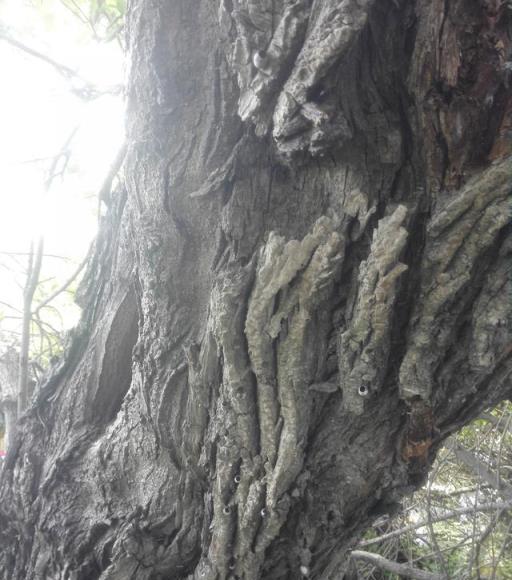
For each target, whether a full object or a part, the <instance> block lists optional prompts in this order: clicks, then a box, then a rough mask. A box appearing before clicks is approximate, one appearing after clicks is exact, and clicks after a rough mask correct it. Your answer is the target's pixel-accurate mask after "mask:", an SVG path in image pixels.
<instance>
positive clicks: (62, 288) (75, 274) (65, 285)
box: [33, 245, 92, 314]
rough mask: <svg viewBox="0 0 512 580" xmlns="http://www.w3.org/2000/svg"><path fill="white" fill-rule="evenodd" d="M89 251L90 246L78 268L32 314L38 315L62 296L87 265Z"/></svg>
mask: <svg viewBox="0 0 512 580" xmlns="http://www.w3.org/2000/svg"><path fill="white" fill-rule="evenodd" d="M91 250H92V245H91V247H90V248H89V250H88V252H87V254H86V255H85V258H84V259H83V260H82V261H81V262H80V264H79V265H78V267H77V268H76V270H75V271H74V272H73V273H72V274H71V276H70V277H69V278H68V279H67V280H66V281H65V282H64V283H63V284H62V285H61V286H60V287H59V288H57V290H55V292H53V293H52V294H50V296H48V298H46V299H45V300H43V301H42V302H41V303H40V304H39V305H38V306H37V308H36V309H35V310H34V311H33V314H38V313H39V311H40V310H41V309H42V308H44V307H45V306H48V304H49V303H50V302H51V301H52V300H53V299H54V298H56V297H57V296H59V294H62V292H64V291H65V290H67V288H68V287H69V286H70V285H71V284H72V283H73V282H74V281H75V280H76V278H77V277H78V275H79V274H80V272H81V271H82V270H83V269H84V266H85V265H86V264H87V261H88V260H89V257H90V255H91Z"/></svg>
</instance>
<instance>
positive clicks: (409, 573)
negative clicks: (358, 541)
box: [350, 550, 444, 580]
mask: <svg viewBox="0 0 512 580" xmlns="http://www.w3.org/2000/svg"><path fill="white" fill-rule="evenodd" d="M350 556H351V557H352V558H354V559H355V560H362V561H363V562H369V563H370V564H373V565H374V566H376V567H377V568H380V569H381V570H385V571H386V572H391V573H393V574H397V575H398V576H401V577H404V578H412V579H413V580H444V579H443V576H440V575H439V574H433V573H432V572H426V571H425V570H418V569H417V568H413V567H412V566H409V564H399V563H398V562H392V561H391V560H388V559H387V558H384V557H383V556H380V555H379V554H373V553H372V552H364V551H362V550H354V551H353V552H352V553H351V554H350Z"/></svg>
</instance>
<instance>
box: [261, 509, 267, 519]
mask: <svg viewBox="0 0 512 580" xmlns="http://www.w3.org/2000/svg"><path fill="white" fill-rule="evenodd" d="M267 514H268V512H267V510H266V509H265V508H263V509H262V510H261V511H260V515H261V517H262V518H265V517H267Z"/></svg>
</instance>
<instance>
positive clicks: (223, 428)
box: [0, 0, 512, 580]
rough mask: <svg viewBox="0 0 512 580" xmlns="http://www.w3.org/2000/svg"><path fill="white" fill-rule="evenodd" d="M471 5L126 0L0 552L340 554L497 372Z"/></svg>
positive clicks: (482, 69)
mask: <svg viewBox="0 0 512 580" xmlns="http://www.w3.org/2000/svg"><path fill="white" fill-rule="evenodd" d="M491 4H492V3H489V2H486V3H485V2H481V3H480V2H478V1H476V0H444V1H441V0H436V1H431V0H428V1H427V0H417V2H400V1H398V2H394V1H386V0H382V1H380V2H372V1H369V0H367V1H358V2H356V1H355V0H344V1H343V2H339V0H312V1H311V0H298V1H289V0H273V1H271V0H262V1H259V2H255V1H252V0H219V1H208V2H206V1H205V0H202V1H200V0H172V1H170V0H132V1H131V2H129V6H128V22H127V34H128V39H129V44H130V71H129V78H130V83H129V89H128V121H127V132H128V140H127V157H126V160H125V164H124V179H123V184H122V186H121V187H119V188H118V189H117V191H115V192H114V193H113V195H112V197H111V200H110V208H109V212H108V215H107V217H106V218H105V219H104V222H103V225H102V229H101V232H100V235H99V238H98V240H97V243H96V251H95V253H94V256H93V258H92V259H91V262H90V264H89V267H88V271H87V274H86V278H85V282H84V283H83V284H82V288H81V297H80V299H81V303H82V304H83V306H84V317H83V320H82V322H81V324H80V326H79V328H78V329H77V330H76V332H75V333H74V334H73V336H71V337H70V343H69V348H68V352H67V355H66V356H65V357H64V359H63V360H62V362H61V364H60V366H59V367H58V368H57V369H56V370H55V373H54V375H53V376H52V377H50V379H49V380H48V381H47V382H46V383H45V385H43V387H42V388H41V390H40V391H39V393H38V394H37V397H36V399H35V400H34V401H33V402H32V406H31V408H30V409H29V410H28V411H27V413H25V415H24V416H23V417H22V418H21V419H20V421H19V423H18V432H17V437H16V440H15V442H14V444H13V445H12V447H11V451H10V453H9V456H8V458H7V462H6V468H5V469H4V473H3V477H2V482H1V497H0V499H1V502H0V543H1V545H2V548H3V549H2V553H1V554H0V570H1V573H2V574H3V576H2V578H5V579H9V580H11V579H12V580H16V579H22V578H23V579H32V578H34V579H35V578H62V579H68V578H69V579H71V578H73V579H76V580H79V579H80V580H82V579H83V580H85V579H93V578H101V579H102V580H114V579H118V580H121V579H123V580H125V579H127V578H136V579H141V580H146V579H148V580H149V579H158V578H162V579H163V578H176V579H179V578H188V579H192V578H193V579H203V578H204V579H219V580H220V579H224V578H239V579H244V580H253V579H254V580H255V579H259V578H262V579H265V580H277V579H285V578H288V579H295V578H300V577H301V575H303V574H304V571H305V570H306V571H307V575H308V577H310V578H315V579H324V580H328V579H334V578H339V577H340V574H341V573H342V570H343V566H344V560H345V555H346V553H347V551H348V550H349V549H350V548H351V547H352V546H353V545H354V544H355V542H357V540H358V538H359V536H360V534H361V533H362V531H363V530H364V529H365V528H366V527H367V526H368V525H370V524H371V522H372V521H373V520H374V519H375V518H376V517H378V516H379V515H380V514H382V513H386V512H389V511H393V510H395V509H397V506H398V504H399V502H400V499H401V497H403V495H404V494H406V493H409V492H410V491H412V490H413V489H414V488H416V487H417V486H418V485H420V484H421V482H422V481H423V480H424V477H425V474H426V473H427V471H428V468H429V466H430V464H431V462H432V459H433V457H434V454H435V451H436V450H437V449H438V447H439V445H440V444H441V442H442V441H443V439H444V438H446V437H447V436H448V435H449V434H451V433H452V432H454V431H455V430H456V429H458V428H459V427H461V426H462V425H464V424H465V423H467V422H468V421H469V420H471V419H472V418H473V417H476V416H477V415H478V414H479V413H481V412H482V410H483V409H484V408H486V407H489V406H492V405H494V404H496V403H497V402H498V401H500V400H503V399H504V398H507V397H510V394H511V391H512V387H511V382H510V373H511V370H512V361H511V349H510V342H509V341H510V337H509V334H508V326H507V323H508V312H509V305H510V303H509V299H508V297H509V294H510V279H509V275H508V271H509V260H510V253H511V249H512V238H511V230H510V213H509V209H510V198H511V190H512V185H511V181H510V174H511V169H512V159H511V156H510V155H511V151H510V141H509V139H508V134H507V131H508V130H509V129H508V128H509V127H510V123H511V118H510V115H511V104H510V103H511V95H510V89H509V84H508V83H509V77H508V75H509V71H510V67H509V60H508V58H509V57H508V55H509V54H510V39H509V35H508V26H509V23H510V14H509V12H507V10H508V8H507V7H506V6H505V5H503V6H501V7H500V8H497V7H494V4H493V5H492V6H491Z"/></svg>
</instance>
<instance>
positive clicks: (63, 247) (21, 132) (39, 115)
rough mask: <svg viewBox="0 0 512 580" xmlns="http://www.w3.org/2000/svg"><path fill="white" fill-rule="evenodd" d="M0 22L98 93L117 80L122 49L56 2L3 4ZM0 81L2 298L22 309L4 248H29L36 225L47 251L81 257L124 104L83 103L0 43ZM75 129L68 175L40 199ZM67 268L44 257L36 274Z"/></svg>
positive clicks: (41, 66) (38, 64)
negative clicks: (51, 167) (92, 34)
mask: <svg viewBox="0 0 512 580" xmlns="http://www.w3.org/2000/svg"><path fill="white" fill-rule="evenodd" d="M0 26H1V27H2V28H7V29H8V31H9V34H10V35H11V36H13V37H15V38H16V39H17V40H19V41H20V42H23V43H25V44H26V45H28V46H30V47H31V48H34V49H35V50H38V51H39V52H41V53H44V54H45V55H47V56H49V57H51V58H53V59H54V60H56V61H58V62H60V63H62V64H64V65H66V66H68V67H70V68H71V69H73V70H77V71H78V72H79V73H80V75H81V76H82V77H83V78H86V79H87V80H89V81H90V82H92V83H94V84H95V85H97V86H98V87H100V88H108V87H111V86H114V85H118V84H121V83H122V82H123V80H124V76H123V55H122V52H121V50H120V48H119V46H118V45H117V44H116V43H115V42H111V43H108V44H106V43H99V42H94V41H91V37H90V34H89V32H88V30H87V28H86V27H85V26H84V25H83V24H82V23H81V22H80V21H79V20H78V19H77V18H76V17H75V16H73V15H72V14H71V13H70V12H69V11H68V10H67V9H66V8H65V7H64V6H63V5H62V4H61V2H60V1H59V0H32V1H27V0H0ZM0 78H1V79H2V87H1V90H0V265H1V267H0V301H4V302H9V303H13V302H14V303H16V304H18V305H19V304H20V301H21V292H20V288H19V286H17V285H16V282H17V283H18V284H20V283H22V277H21V276H19V275H18V276H17V277H16V276H13V274H12V271H11V272H10V271H9V269H8V266H9V264H10V263H12V264H13V265H14V262H13V260H14V259H15V258H10V257H8V256H7V254H6V252H15V253H23V252H26V251H27V249H28V247H29V243H30V239H31V237H32V236H33V235H34V233H35V232H37V230H38V229H39V228H41V229H42V230H43V231H44V235H45V245H46V252H48V253H50V254H56V255H62V256H66V257H70V258H72V260H74V262H75V263H77V262H80V261H81V259H82V257H83V255H84V254H85V252H86V251H87V248H88V246H89V243H90V241H91V240H92V238H93V236H94V234H95V231H96V207H97V201H96V193H97V191H98V189H99V187H100V185H101V183H102V181H103V179H104V176H105V175H106V173H107V171H108V167H109V166H110V164H111V162H112V160H113V159H114V157H115V155H116V152H117V150H118V148H119V146H120V144H121V142H122V139H123V113H124V107H123V102H122V97H121V96H110V95H105V96H103V97H101V98H98V99H96V100H95V101H92V102H83V101H82V100H81V99H79V98H78V97H77V96H75V95H74V94H73V93H72V91H71V90H70V84H69V82H68V81H66V80H64V79H63V78H62V77H61V76H60V75H59V74H58V73H57V72H56V71H55V70H54V69H53V68H52V67H50V66H48V65H47V64H45V63H43V62H42V61H40V60H37V59H35V58H33V57H31V56H29V55H26V54H24V53H23V52H22V51H20V50H19V49H17V48H14V47H12V46H11V45H10V44H8V43H7V42H5V41H3V40H0ZM77 126H78V127H79V130H78V132H77V133H76V136H75V138H74V140H73V144H72V154H71V158H70V161H69V165H68V172H67V173H66V176H65V178H64V179H62V180H61V179H58V180H56V181H55V182H54V183H53V185H52V188H51V191H50V193H49V195H48V198H47V199H46V200H45V201H44V203H41V198H42V193H43V190H44V189H43V185H44V180H45V175H46V172H47V171H48V168H49V165H50V164H51V159H52V157H53V156H54V155H55V154H57V153H58V152H59V151H60V150H61V148H62V146H63V144H64V143H65V141H66V139H67V138H68V136H69V135H70V134H71V132H72V130H73V129H74V128H75V127H77ZM16 259H17V260H22V264H23V260H24V257H23V256H18V257H17V258H16ZM73 268H74V266H73V263H69V261H65V260H58V259H55V258H52V259H48V260H47V261H46V265H45V271H44V273H43V277H44V276H46V277H51V276H57V277H60V278H62V279H63V278H65V277H66V276H67V274H68V273H69V272H70V271H71V270H72V269H73ZM16 278H17V279H16ZM4 324H5V323H4Z"/></svg>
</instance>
